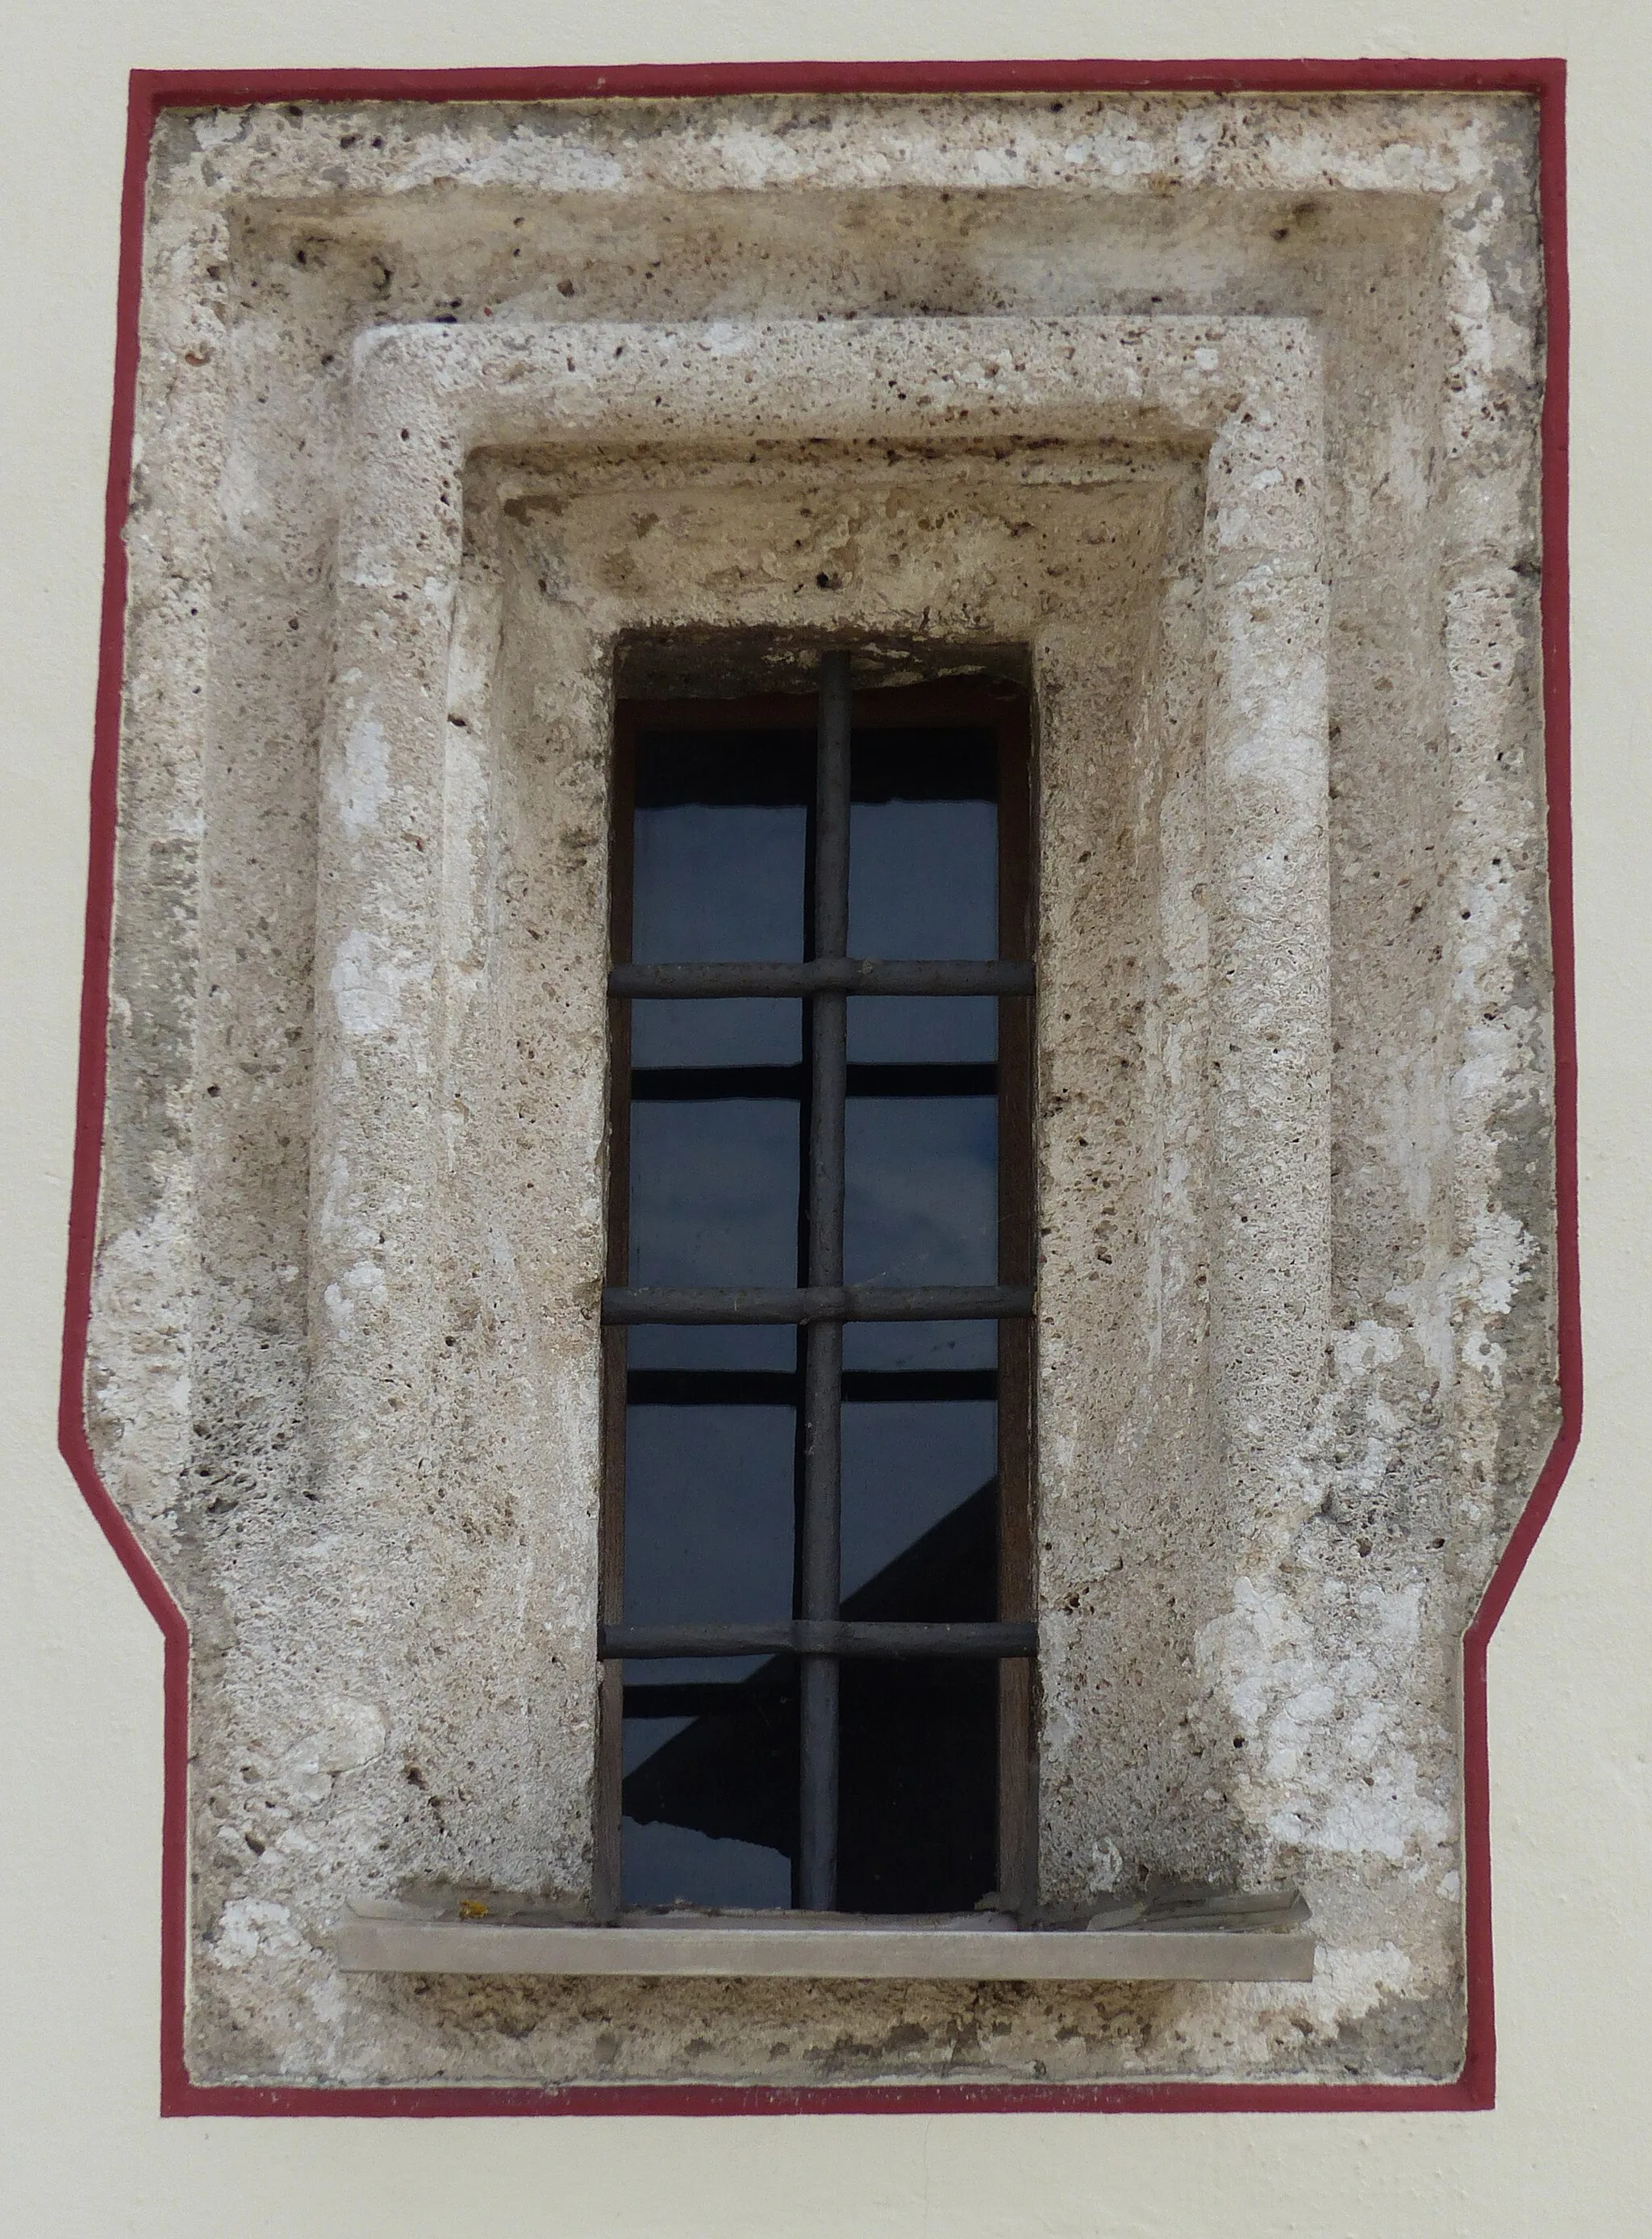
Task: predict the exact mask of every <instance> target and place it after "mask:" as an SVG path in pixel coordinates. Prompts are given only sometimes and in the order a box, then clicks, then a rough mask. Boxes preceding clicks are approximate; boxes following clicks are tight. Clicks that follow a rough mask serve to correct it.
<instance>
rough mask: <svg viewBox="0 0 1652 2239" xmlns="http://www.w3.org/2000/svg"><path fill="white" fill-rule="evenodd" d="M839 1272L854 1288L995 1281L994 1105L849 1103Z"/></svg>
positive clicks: (940, 1100)
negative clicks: (842, 1252) (842, 1251)
mask: <svg viewBox="0 0 1652 2239" xmlns="http://www.w3.org/2000/svg"><path fill="white" fill-rule="evenodd" d="M845 1182H846V1193H845V1218H844V1266H845V1273H846V1280H847V1281H849V1282H851V1283H992V1282H995V1281H996V1280H997V1279H998V1105H997V1103H996V1101H995V1100H993V1099H992V1098H991V1097H984V1096H950V1097H886V1096H878V1097H862V1096H857V1097H851V1099H850V1100H849V1109H848V1120H847V1127H846V1153H845Z"/></svg>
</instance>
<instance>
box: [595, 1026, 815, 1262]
mask: <svg viewBox="0 0 1652 2239" xmlns="http://www.w3.org/2000/svg"><path fill="white" fill-rule="evenodd" d="M638 1008H639V1009H640V1008H641V1006H640V1005H639V1006H638ZM798 1109H799V1107H798V1106H797V1104H796V1103H795V1102H778V1101H773V1102H771V1101H763V1102H760V1101H757V1100H754V1099H746V1098H740V1099H738V1100H735V1099H726V1100H718V1101H715V1102H710V1103H657V1104H656V1103H648V1102H641V1101H638V1102H634V1103H633V1105H632V1106H631V1280H632V1281H633V1283H635V1284H673V1283H770V1284H774V1283H778V1284H788V1283H794V1282H795V1281H796V1280H797V1264H798V1184H799V1146H798Z"/></svg>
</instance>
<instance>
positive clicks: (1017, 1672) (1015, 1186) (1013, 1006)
mask: <svg viewBox="0 0 1652 2239" xmlns="http://www.w3.org/2000/svg"><path fill="white" fill-rule="evenodd" d="M1031 746H1032V741H1031V738H1030V735H1029V729H1028V724H1027V720H1026V714H1025V703H1022V705H1020V706H1018V708H1016V709H1015V710H1014V711H1013V712H1012V711H1009V710H1006V711H1005V714H1003V716H1002V717H1001V719H1000V721H999V725H998V953H999V955H1000V956H1001V957H1004V958H1006V959H1014V960H1018V961H1019V960H1030V959H1031V958H1032V954H1033V951H1034V927H1033V914H1032V913H1033V880H1032V863H1033V852H1032V851H1033V813H1032V811H1033V790H1032V752H1031ZM1033 1066H1034V1054H1033V999H1032V998H1031V997H1027V996H1008V997H1003V998H1000V1000H999V1002H998V1280H999V1282H1000V1283H1017V1284H1031V1283H1032V1281H1033V1279H1034V1276H1035V1263H1036V1257H1037V1223H1036V1219H1035V1214H1034V1197H1035V1192H1036V1186H1037V1172H1036V1157H1035V1148H1034V1146H1035V1134H1034V1124H1033V1095H1034V1077H1033ZM1034 1326H1035V1325H1034V1323H1033V1322H1032V1321H1004V1322H1000V1323H999V1325H998V1616H999V1617H1000V1618H1012V1619H1028V1618H1035V1617H1036V1615H1037V1577H1036V1563H1035V1551H1034V1541H1033V1500H1034V1492H1033V1452H1034V1449H1033V1419H1032V1409H1033V1393H1034V1375H1033V1363H1034V1341H1033V1340H1034ZM1037 1684H1038V1682H1037V1673H1036V1668H1035V1665H1034V1664H1033V1663H1032V1661H1030V1660H1022V1661H1015V1662H1006V1663H1003V1664H1000V1665H999V1666H998V1890H999V1894H1000V1896H1001V1897H1002V1898H1003V1901H1004V1903H1005V1905H1006V1906H1008V1907H1009V1908H1011V1909H1012V1910H1017V1911H1025V1910H1029V1909H1031V1908H1032V1907H1033V1906H1035V1905H1036V1904H1037V1903H1038V1777H1037V1748H1036V1727H1035V1712H1036V1701H1037Z"/></svg>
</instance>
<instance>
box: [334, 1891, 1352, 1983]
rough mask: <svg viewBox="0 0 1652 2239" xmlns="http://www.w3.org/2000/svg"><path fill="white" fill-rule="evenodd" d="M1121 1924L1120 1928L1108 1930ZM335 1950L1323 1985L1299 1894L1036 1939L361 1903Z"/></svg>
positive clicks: (623, 1965)
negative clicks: (481, 1915) (1316, 1976)
mask: <svg viewBox="0 0 1652 2239" xmlns="http://www.w3.org/2000/svg"><path fill="white" fill-rule="evenodd" d="M1108 1919H1116V1920H1117V1922H1118V1924H1117V1925H1101V1924H1099V1923H1101V1922H1103V1921H1105V1920H1108ZM336 1950H337V1955H338V1959H339V1963H340V1965H341V1966H342V1969H343V1970H344V1971H345V1972H346V1973H347V1974H393V1975H658V1976H663V1975H700V1976H707V1975H710V1976H817V1977H839V1978H848V1979H851V1980H862V1981H870V1980H873V1979H890V1978H895V1979H906V1980H930V1981H957V1982H1088V1983H1097V1982H1115V1983H1139V1982H1179V1983H1309V1982H1311V1981H1312V1980H1313V1973H1314V1937H1313V1931H1312V1928H1311V1926H1310V1923H1309V1922H1308V1919H1307V1915H1306V1910H1305V1908H1304V1905H1303V1904H1302V1902H1301V1900H1300V1899H1299V1898H1294V1899H1293V1898H1292V1897H1289V1896H1286V1897H1280V1898H1278V1899H1277V1900H1274V1899H1270V1900H1263V1901H1257V1900H1254V1899H1253V1900H1251V1902H1250V1903H1249V1904H1248V1905H1243V1904H1242V1905H1240V1906H1235V1905H1234V1904H1233V1903H1232V1901H1230V1902H1229V1903H1228V1904H1227V1905H1223V1904H1220V1903H1218V1904H1217V1905H1213V1906H1211V1907H1209V1908H1206V1909H1204V1910H1199V1911H1197V1912H1192V1913H1189V1912H1185V1911H1178V1912H1176V1913H1174V1914H1173V1915H1171V1916H1169V1917H1155V1915H1154V1913H1153V1912H1152V1911H1151V1910H1148V1909H1144V1908H1141V1907H1134V1906H1126V1907H1120V1908H1119V1909H1118V1912H1117V1913H1116V1914H1115V1915H1111V1916H1109V1915H1098V1916H1097V1917H1096V1918H1095V1919H1094V1920H1092V1921H1091V1922H1090V1923H1087V1924H1085V1926H1083V1927H1073V1928H1065V1927H1062V1928H1023V1927H1021V1926H1019V1925H1018V1923H1017V1922H1016V1921H1015V1919H1014V1918H1013V1917H1012V1916H1011V1915H1009V1914H1007V1913H966V1914H964V1915H961V1916H959V1917H950V1918H932V1919H926V1920H923V1921H921V1922H919V1921H912V1920H904V1919H890V1918H888V1917H880V1918H877V1919H868V1918H865V1917H854V1916H853V1915H838V1916H834V1917H832V1918H831V1919H830V1920H827V1919H826V1918H823V1917H817V1918H814V1919H807V1918H803V1919H799V1917H797V1916H795V1915H793V1916H791V1917H786V1918H784V1919H777V1917H776V1916H774V1915H773V1914H759V1913H744V1914H740V1913H735V1914H730V1913H721V1914H709V1913H686V1912H672V1913H640V1914H632V1915H629V1916H627V1917H621V1919H620V1921H619V1922H618V1923H616V1924H614V1925H612V1926H606V1925H597V1924H594V1923H587V1922H569V1921H566V1920H547V1919H546V1918H544V1917H539V1918H537V1919H536V1918H534V1917H533V1916H531V1915H526V1914H516V1915H514V1916H511V1917H505V1918H501V1919H497V1920H494V1919H477V1918H467V1917H455V1916H454V1914H453V1913H452V1912H448V1914H447V1915H446V1916H445V1917H444V1916H443V1915H442V1914H441V1913H437V1914H435V1915H434V1916H433V1914H432V1911H431V1909H430V1908H429V1907H428V1906H424V1907H421V1906H418V1905H414V1904H402V1903H388V1902H382V1901H378V1900H368V1899H359V1900H356V1901H355V1902H354V1903H352V1904H351V1906H350V1910H349V1913H348V1917H347V1918H346V1919H345V1921H344V1922H343V1923H342V1926H341V1928H340V1930H339V1932H338V1937H337V1942H336Z"/></svg>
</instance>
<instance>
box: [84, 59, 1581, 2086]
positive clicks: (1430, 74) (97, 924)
mask: <svg viewBox="0 0 1652 2239" xmlns="http://www.w3.org/2000/svg"><path fill="white" fill-rule="evenodd" d="M1565 90H1566V65H1565V63H1564V62H1563V61H1561V60H1559V59H1556V58H1548V57H1545V58H1539V59H1531V60H1521V61H1497V60H1491V61H1464V60H1450V61H1432V60H1427V61H1400V60H1389V59H1380V60H1375V59H1373V60H1362V61H1353V62H1339V61H1335V60H1329V61H1326V60H1311V61H1310V60H1293V61H1199V62H1139V63H1137V62H1131V63H1126V62H1094V61H1091V62H1081V61H1075V62H1058V61H1047V62H1046V61H1032V62H907V63H820V62H813V63H812V62H799V63H681V64H676V65H673V66H660V67H657V68H656V67H654V66H652V65H641V66H627V67H624V68H616V69H606V70H605V69H600V68H594V67H581V68H578V69H560V70H135V71H134V72H133V73H132V76H131V84H130V101H129V110H128V130H127V143H126V163H125V176H124V185H123V197H122V208H121V252H120V281H119V293H118V298H117V303H116V342H115V401H114V413H113V422H112V427H111V430H110V439H109V482H108V491H107V496H106V500H105V507H104V564H103V611H102V624H101V641H100V649H99V667H98V682H97V696H96V734H95V739H94V744H93V753H92V769H91V819H90V827H91V828H90V867H89V876H88V885H87V896H86V951H85V970H84V977H83V983H82V993H81V1026H80V1046H81V1061H80V1085H79V1092H78V1096H77V1100H76V1133H75V1166H74V1179H73V1184H72V1188H71V1193H70V1230H69V1265H68V1283H67V1294H66V1300H65V1313H64V1327H63V1383H62V1387H61V1394H60V1400H59V1411H58V1442H59V1445H60V1447H61V1449H62V1452H63V1457H64V1459H65V1460H66V1461H67V1462H68V1464H69V1465H70V1469H71V1470H72V1471H73V1472H74V1474H75V1478H76V1482H77V1483H78V1485H79V1486H80V1489H81V1492H83V1495H84V1497H85V1499H86V1502H87V1505H88V1506H89V1507H90V1509H91V1511H92V1513H93V1515H94V1516H95V1517H96V1519H97V1522H98V1524H99V1525H100V1526H101V1527H102V1529H103V1533H104V1535H105V1537H106V1538H108V1539H109V1544H110V1545H111V1546H112V1547H113V1548H114V1550H115V1552H116V1556H117V1557H118V1558H119V1559H120V1561H121V1563H122V1565H123V1567H124V1569H125V1571H126V1573H127V1576H128V1577H129V1578H130V1579H131V1581H132V1583H133V1585H135V1586H136V1589H137V1591H138V1593H139V1595H140V1597H141V1598H142V1599H143V1605H144V1606H145V1608H146V1609H147V1610H148V1611H149V1613H150V1615H151V1616H152V1617H153V1618H155V1621H156V1624H158V1625H159V1627H160V1629H161V1632H162V1636H163V1640H164V1643H165V1681H164V1715H165V1740H164V1780H165V1801H164V1810H163V1825H162V1856H161V1882H162V1915H161V2111H162V2113H163V2114H164V2115H336V2116H362V2115H398V2116H436V2115H461V2114H462V2115H488V2116H515V2115H592V2114H606V2115H782V2114H879V2115H900V2114H964V2113H978V2114H1008V2113H1023V2114H1035V2113H1036V2114H1053V2113H1086V2114H1111V2113H1126V2114H1175V2113H1217V2112H1224V2111H1225V2112H1228V2113H1235V2114H1238V2113H1250V2114H1268V2113H1274V2114H1301V2113H1312V2112H1336V2113H1343V2114H1354V2113H1360V2114H1369V2113H1378V2112H1383V2111H1396V2112H1397V2111H1403V2110H1410V2111H1414V2112H1415V2111H1423V2110H1428V2109H1437V2110H1447V2109H1476V2108H1486V2107H1489V2106H1491V2105H1492V2104H1493V2103H1494V2098H1495V2077H1496V2029H1495V2019H1494V2012H1493V1977H1492V1943H1491V1837H1490V1788H1489V1771H1488V1761H1487V1729H1486V1711H1487V1706H1486V1654H1487V1650H1488V1647H1489V1643H1490V1639H1491V1635H1492V1633H1493V1631H1495V1629H1496V1624H1497V1620H1498V1619H1499V1618H1500V1617H1501V1616H1502V1615H1503V1610H1504V1609H1505V1608H1506V1607H1507V1605H1508V1602H1509V1596H1510V1594H1511V1593H1512V1592H1513V1591H1514V1588H1515V1585H1516V1581H1517V1580H1518V1578H1519V1577H1520V1573H1521V1571H1523V1569H1524V1567H1525V1565H1526V1562H1527V1559H1528V1558H1529V1555H1530V1553H1531V1551H1532V1548H1533V1546H1534V1545H1536V1539H1537V1536H1538V1534H1539V1532H1541V1531H1542V1530H1543V1525H1544V1524H1545V1522H1546V1521H1547V1520H1548V1517H1549V1511H1550V1509H1551V1508H1552V1507H1553V1506H1554V1503H1555V1499H1556V1495H1557V1494H1558V1492H1559V1491H1560V1487H1561V1484H1562V1480H1563V1479H1564V1478H1565V1475H1566V1472H1567V1470H1568V1468H1569V1465H1570V1463H1571V1459H1572V1456H1573V1454H1574V1453H1575V1452H1576V1447H1577V1441H1578V1437H1579V1434H1580V1432H1581V1430H1582V1403H1583V1375H1582V1335H1581V1317H1580V1306H1579V1295H1578V1246H1577V1113H1576V1100H1577V1059H1576V1012H1575V1000H1576V998H1575V990H1576V970H1575V957H1574V950H1573V933H1572V868H1571V794H1570V749H1571V732H1570V687H1569V631H1568V600H1569V568H1568V454H1567V442H1568V428H1569V396H1568V351H1569V295H1568V285H1567V268H1566V144H1565V129H1566V128H1565ZM1098 92H1106V93H1128V92H1178V93H1255V94H1270V93H1285V94H1290V93H1296V94H1310V93H1378V92H1394V93H1509V94H1525V95H1528V96H1535V97H1536V101H1537V103H1538V116H1539V136H1538V150H1539V165H1540V179H1539V194H1540V209H1541V220H1542V227H1543V258H1544V273H1545V281H1546V291H1547V311H1548V337H1547V361H1546V389H1545V394H1544V402H1543V486H1542V511H1543V715H1544V736H1545V748H1546V767H1547V775H1548V800H1549V906H1550V914H1551V921H1552V932H1553V947H1554V960H1555V967H1554V968H1555V1133H1556V1199H1557V1211H1558V1235H1559V1251H1558V1267H1557V1278H1558V1306H1559V1367H1560V1390H1561V1429H1560V1432H1559V1434H1558V1436H1557V1437H1556V1440H1555V1444H1554V1446H1553V1449H1552V1450H1551V1452H1550V1453H1549V1458H1548V1460H1547V1462H1546V1463H1545V1465H1544V1466H1543V1472H1542V1474H1541V1476H1540V1477H1539V1478H1538V1481H1537V1485H1536V1489H1535V1490H1534V1492H1533V1493H1532V1495H1531V1498H1530V1499H1529V1501H1528V1502H1527V1504H1526V1506H1525V1508H1524V1510H1523V1512H1522V1514H1521V1518H1520V1521H1519V1523H1518V1525H1516V1529H1515V1531H1514V1533H1513V1535H1512V1537H1511V1538H1510V1540H1509V1545H1508V1547H1507V1548H1506V1549H1505V1550H1504V1552H1503V1558H1502V1560H1501V1561H1500V1562H1499V1564H1498V1565H1497V1568H1496V1572H1495V1573H1494V1575H1493V1577H1492V1579H1491V1582H1490V1584H1489V1586H1488V1588H1487V1591H1486V1594H1485V1598H1484V1599H1483V1602H1482V1604H1481V1605H1480V1608H1479V1610H1478V1611H1476V1615H1475V1618H1474V1619H1473V1622H1472V1623H1471V1624H1470V1626H1469V1628H1468V1631H1467V1632H1466V1633H1465V1635H1464V1637H1463V1865H1464V1875H1465V1884H1464V1886H1465V1915H1466V1921H1467V1948H1466V1961H1467V1987H1468V2010H1469V2030H1468V2048H1467V2056H1466V2058H1465V2060H1464V2063H1463V2070H1462V2073H1461V2075H1460V2076H1457V2077H1456V2079H1454V2080H1453V2081H1451V2082H1450V2083H1415V2084H1411V2083H1395V2084H1347V2085H1342V2084H1334V2083H1333V2084H1321V2083H1311V2084H1288V2083H1286V2084H1268V2083H1262V2084H1238V2083H1195V2082H1181V2081H1178V2082H1171V2083H1108V2084H1041V2083H1038V2084H1025V2083H1005V2084H987V2083H956V2084H952V2083H928V2084H864V2085H845V2086H832V2085H828V2086H822V2087H817V2088H809V2089H803V2090H777V2089H774V2088H773V2087H767V2086H762V2085H745V2084H575V2085H567V2086H563V2087H561V2088H558V2089H551V2090H537V2089H534V2088H530V2087H521V2088H507V2089H501V2088H499V2087H494V2086H473V2085H454V2086H451V2087H388V2088H384V2089H368V2090H329V2089H325V2088H316V2089H308V2088H302V2087H299V2088H293V2087H287V2086H282V2087H275V2088H270V2089H267V2090H266V2089H262V2088H256V2087H251V2086H233V2085H220V2084H197V2083H194V2082H192V2081H191V2079H190V2076H189V2070H188V2067H187V2064H186V2062H185V2057H184V2044H183V2016H184V1996H185V1975H186V1966H187V1957H188V1934H189V1857H188V1848H187V1834H186V1815H187V1810H188V1778H189V1737H188V1719H189V1629H188V1626H187V1624H186V1623H185V1620H184V1618H183V1614H182V1611H181V1610H180V1609H179V1608H178V1606H177V1605H176V1603H175V1602H174V1601H173V1599H172V1598H171V1597H170V1595H169V1593H168V1591H167V1590H166V1587H165V1585H163V1582H162V1580H161V1578H160V1577H159V1575H158V1573H157V1572H156V1570H155V1568H154V1566H153V1565H151V1563H150V1562H149V1558H148V1557H147V1556H146V1555H145V1554H144V1552H143V1548H142V1547H141V1546H140V1545H139V1543H138V1541H137V1539H136V1536H135V1535H134V1533H133V1531H132V1530H131V1528H130V1526H129V1525H128V1523H127V1522H126V1519H125V1518H124V1517H123V1515H122V1514H121V1512H120V1511H119V1510H118V1509H117V1508H116V1505H115V1503H114V1502H113V1500H112V1499H111V1498H109V1493H108V1492H107V1491H106V1490H105V1488H104V1486H103V1483H102V1481H101V1480H100V1478H99V1477H98V1474H97V1469H96V1463H95V1461H94V1459H93V1456H92V1452H91V1446H90V1440H89V1438H88V1435H87V1431H86V1422H85V1412H84V1403H83V1384H84V1376H85V1366H86V1345H87V1331H88V1325H89V1321H90V1311H91V1286H92V1269H93V1256H94V1252H95V1249H96V1225H97V1188H98V1177H99V1172H100V1168H101V1164H102V1156H103V1098H104V1088H105V1074H106V1054H105V1046H106V1035H107V1026H108V992H109V933H110V926H111V920H112V915H113V905H114V872H115V838H116V778H117V767H116V766H117V760H118V755H119V747H120V725H121V702H122V691H123V668H124V623H125V612H126V548H125V544H124V541H123V530H124V528H125V522H126V511H127V502H128V491H129V482H130V474H131V455H132V433H133V415H134V411H135V407H136V387H137V356H138V298H139V288H140V280H141V273H142V258H143V212H144V195H145V188H146V184H147V178H148V167H149V144H150V139H151V136H152V134H153V132H154V129H155V123H156V117H157V116H158V114H159V112H160V111H161V110H163V109H170V108H202V109H205V108H222V107H242V106H245V105H247V104H249V103H255V102H272V103H275V102H342V101H378V100H395V101H432V102H435V101H547V100H559V99H560V100H590V99H594V98H598V97H606V98H617V97H629V98H632V99H640V98H647V97H654V98H677V99H681V98H684V97H686V96H699V97H701V98H706V97H711V96H718V95H733V94H761V93H773V94H781V95H784V94H793V93H885V94H899V93H906V94H919V93H1053V94H1084V93H1098Z"/></svg>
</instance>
